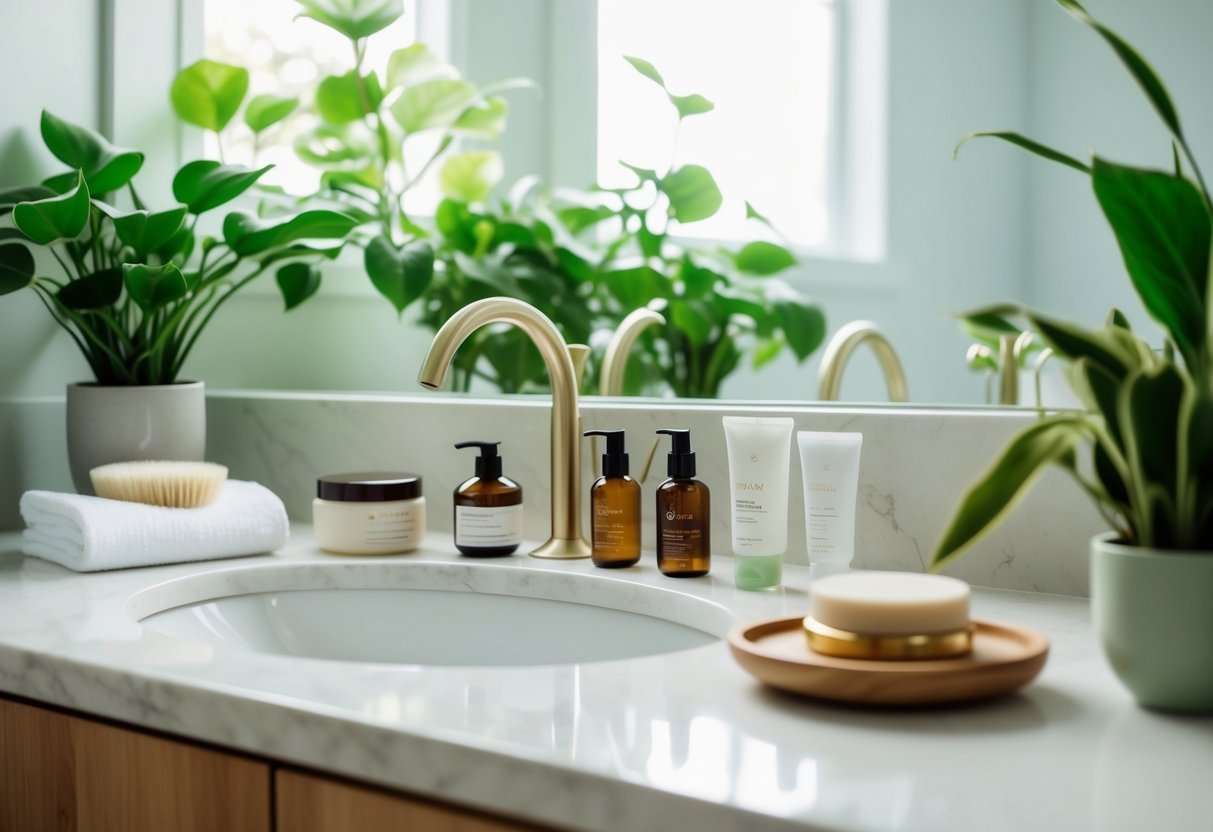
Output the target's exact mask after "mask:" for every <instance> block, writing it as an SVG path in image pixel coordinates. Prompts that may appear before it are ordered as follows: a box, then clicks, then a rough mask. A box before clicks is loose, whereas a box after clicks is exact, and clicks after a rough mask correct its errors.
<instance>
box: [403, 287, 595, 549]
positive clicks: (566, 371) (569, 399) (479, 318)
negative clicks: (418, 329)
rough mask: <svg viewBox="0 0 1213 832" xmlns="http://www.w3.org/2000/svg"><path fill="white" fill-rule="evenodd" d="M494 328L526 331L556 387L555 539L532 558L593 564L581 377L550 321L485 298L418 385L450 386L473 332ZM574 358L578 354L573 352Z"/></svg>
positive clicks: (443, 344)
mask: <svg viewBox="0 0 1213 832" xmlns="http://www.w3.org/2000/svg"><path fill="white" fill-rule="evenodd" d="M493 323H507V324H513V325H514V326H516V327H518V328H519V329H521V330H522V331H523V332H525V333H526V334H527V337H529V338H530V339H531V341H532V342H533V343H534V344H535V346H536V348H538V350H539V354H540V355H541V356H542V357H543V363H544V364H545V365H546V366H547V370H548V377H549V379H550V381H551V385H552V431H551V435H552V483H551V490H552V533H551V537H550V538H549V539H548V541H547V542H546V543H544V544H543V545H542V546H540V547H539V548H538V549H536V550H535V551H533V552H531V557H536V558H588V557H589V556H590V544H589V543H587V542H586V540H585V538H583V537H582V536H581V416H580V413H579V411H578V406H577V373H576V371H575V370H574V368H573V359H572V356H571V355H570V350H569V348H568V346H567V345H566V344H565V342H564V338H562V337H561V335H560V331H559V330H558V329H556V325H555V324H553V323H552V321H551V319H549V318H548V317H547V316H546V315H544V314H543V313H542V312H540V311H539V310H538V309H536V308H535V307H533V306H531V305H530V304H529V303H523V302H522V301H520V300H515V299H514V298H485V299H484V300H478V301H475V302H473V303H469V304H468V305H467V306H465V307H463V308H462V309H460V310H459V311H458V312H456V313H455V314H454V315H452V316H451V317H450V318H449V319H448V320H447V322H446V323H444V324H443V325H442V328H441V329H439V330H438V332H437V333H436V334H435V335H434V340H433V342H432V343H431V344H430V348H429V351H428V352H427V353H426V354H425V358H424V359H423V360H422V362H421V372H420V373H418V375H417V381H418V382H419V383H420V384H421V386H422V387H426V388H429V389H430V390H437V389H438V388H440V387H441V386H442V383H443V382H444V381H445V380H446V373H447V369H448V368H449V367H450V365H451V360H452V359H453V358H454V357H455V351H456V350H458V349H459V346H460V344H462V343H463V342H464V341H465V340H467V338H468V336H470V335H471V334H472V333H473V332H475V331H476V330H478V329H480V328H481V327H482V326H487V325H488V324H493ZM573 352H577V351H576V350H574V351H573Z"/></svg>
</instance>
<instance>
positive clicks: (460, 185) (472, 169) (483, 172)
mask: <svg viewBox="0 0 1213 832" xmlns="http://www.w3.org/2000/svg"><path fill="white" fill-rule="evenodd" d="M503 172H504V168H503V167H502V164H501V154H500V153H498V152H497V151H495V150H469V151H465V152H463V153H456V154H455V155H453V156H450V157H448V158H447V160H446V161H445V162H443V164H442V168H441V169H440V170H439V172H438V186H439V187H440V188H441V189H442V193H443V196H446V197H448V198H450V199H454V200H458V201H459V202H467V203H474V202H484V201H485V200H486V199H488V196H489V193H490V192H491V191H492V190H493V187H494V186H495V185H496V184H497V183H498V182H500V181H501V177H502V174H503Z"/></svg>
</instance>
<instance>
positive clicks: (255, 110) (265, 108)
mask: <svg viewBox="0 0 1213 832" xmlns="http://www.w3.org/2000/svg"><path fill="white" fill-rule="evenodd" d="M298 107H299V99H298V98H290V97H287V96H282V95H271V94H269V93H266V94H263V95H255V96H253V97H252V99H250V100H249V103H248V106H247V107H245V108H244V123H245V124H247V125H248V126H249V129H250V130H252V131H253V132H254V133H263V132H265V131H266V130H268V129H269V128H270V127H273V126H274V125H275V124H277V123H278V122H280V121H282V120H283V119H284V118H286V117H287V116H289V115H290V114H291V113H293V112H295V110H296V109H297V108H298Z"/></svg>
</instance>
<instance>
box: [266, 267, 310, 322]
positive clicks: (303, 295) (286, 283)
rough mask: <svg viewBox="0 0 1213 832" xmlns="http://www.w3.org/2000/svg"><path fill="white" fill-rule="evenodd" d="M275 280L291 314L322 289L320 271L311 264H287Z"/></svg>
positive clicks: (279, 270) (279, 271)
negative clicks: (291, 311)
mask: <svg viewBox="0 0 1213 832" xmlns="http://www.w3.org/2000/svg"><path fill="white" fill-rule="evenodd" d="M275 279H276V280H277V282H278V289H279V291H281V292H282V300H283V301H284V302H285V303H286V311H288V312H289V311H290V310H292V309H294V308H295V307H296V306H298V305H299V304H301V303H303V302H304V301H305V300H307V299H308V298H310V297H311V296H312V295H314V294H316V290H317V289H319V288H320V269H318V268H317V267H316V266H315V265H313V264H311V263H287V264H286V265H285V266H283V267H282V268H280V269H278V273H277V275H276V276H275Z"/></svg>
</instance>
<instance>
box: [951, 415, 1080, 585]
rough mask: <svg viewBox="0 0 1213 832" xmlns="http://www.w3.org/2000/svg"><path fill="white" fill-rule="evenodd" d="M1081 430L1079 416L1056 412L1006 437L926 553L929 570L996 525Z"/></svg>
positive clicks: (1064, 453) (1066, 451) (1069, 447)
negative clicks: (1012, 435) (997, 452)
mask: <svg viewBox="0 0 1213 832" xmlns="http://www.w3.org/2000/svg"><path fill="white" fill-rule="evenodd" d="M1083 435H1084V426H1083V422H1082V419H1081V417H1074V416H1058V417H1053V418H1049V419H1044V420H1042V421H1040V422H1038V423H1036V424H1034V425H1032V426H1031V427H1029V428H1027V429H1026V430H1024V431H1021V432H1020V433H1019V435H1017V436H1016V437H1015V438H1014V439H1012V440H1011V443H1010V444H1009V445H1007V447H1006V448H1004V449H1003V452H1002V454H1001V455H999V457H998V459H997V460H995V462H994V464H993V465H992V466H991V467H990V468H989V470H987V471H986V472H985V473H984V474H982V476H981V478H980V479H979V480H978V481H977V482H975V483H974V484H973V485H972V486H970V487H969V490H968V491H967V492H965V495H964V497H962V498H961V501H960V505H959V506H958V507H957V509H956V513H955V514H954V515H953V516H952V519H951V520H950V521H949V522H948V525H947V528H946V529H945V530H944V533H943V535H942V537H941V538H940V540H939V543H938V544H936V546H935V552H934V554H932V555H931V571H932V572H935V571H938V570H939V569H941V568H942V567H944V566H945V565H947V563H948V562H949V561H951V560H952V559H954V558H956V557H958V556H959V555H960V554H962V553H963V552H964V551H965V550H966V549H968V548H969V547H970V546H972V545H973V544H974V543H976V542H977V541H978V540H980V539H981V537H982V536H983V535H985V534H986V532H988V531H989V530H990V529H991V528H992V527H993V526H995V525H997V523H998V522H999V521H1000V520H1001V519H1002V518H1003V517H1004V516H1005V515H1007V514H1009V513H1010V512H1011V510H1012V509H1014V507H1015V506H1016V505H1017V504H1018V503H1019V501H1020V500H1021V499H1023V496H1024V495H1025V494H1026V493H1027V492H1028V490H1029V488H1030V487H1031V485H1032V483H1033V482H1035V480H1036V478H1037V477H1038V476H1039V475H1040V473H1041V472H1042V471H1043V470H1044V469H1045V467H1046V466H1047V465H1048V464H1049V463H1051V462H1059V461H1061V460H1063V459H1065V458H1067V457H1068V456H1070V455H1071V454H1073V453H1074V449H1075V447H1077V445H1078V443H1079V442H1080V441H1081V440H1082V438H1083Z"/></svg>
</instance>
